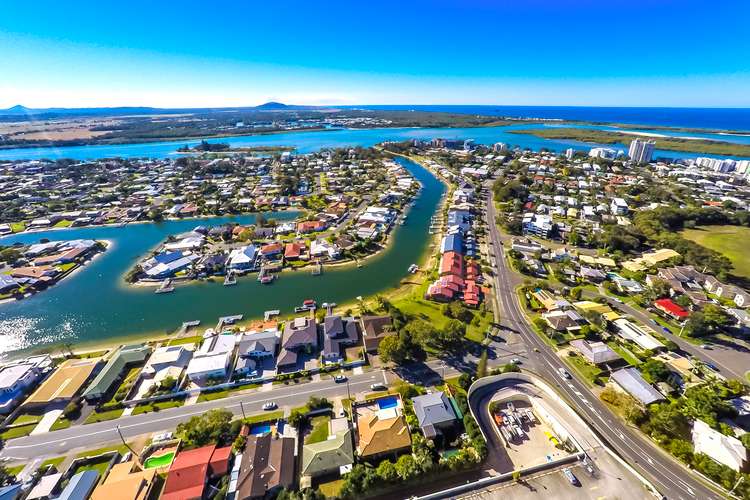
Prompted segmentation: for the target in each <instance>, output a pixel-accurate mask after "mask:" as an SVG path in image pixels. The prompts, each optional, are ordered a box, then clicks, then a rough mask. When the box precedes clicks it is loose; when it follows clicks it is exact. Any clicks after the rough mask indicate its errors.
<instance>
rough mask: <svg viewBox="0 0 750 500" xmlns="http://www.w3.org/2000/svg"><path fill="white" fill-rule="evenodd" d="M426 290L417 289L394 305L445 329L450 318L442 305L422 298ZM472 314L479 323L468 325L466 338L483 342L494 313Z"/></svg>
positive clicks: (394, 302) (422, 287) (475, 312)
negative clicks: (445, 313) (444, 312)
mask: <svg viewBox="0 0 750 500" xmlns="http://www.w3.org/2000/svg"><path fill="white" fill-rule="evenodd" d="M426 290H427V288H426V287H425V286H420V287H417V288H416V290H415V293H413V294H412V295H410V296H407V297H404V298H400V299H396V300H394V301H393V305H394V306H395V307H397V308H398V309H400V310H401V312H403V313H404V314H406V315H408V316H413V317H416V318H421V319H424V320H425V321H429V322H430V323H431V324H432V325H433V326H434V327H435V328H443V327H444V326H445V324H446V323H447V322H448V320H449V319H450V318H449V317H447V316H445V315H444V314H443V313H442V311H441V308H442V304H439V303H437V302H432V301H429V300H425V299H423V298H421V297H422V296H423V295H424V293H425V292H426ZM472 312H473V313H474V316H475V317H477V318H479V322H478V324H476V325H474V324H467V325H466V338H467V339H469V340H472V341H474V342H482V341H483V340H484V335H485V333H486V332H487V328H489V326H490V323H491V322H492V319H493V318H492V313H490V312H487V313H485V314H484V315H483V314H482V313H481V312H479V311H472Z"/></svg>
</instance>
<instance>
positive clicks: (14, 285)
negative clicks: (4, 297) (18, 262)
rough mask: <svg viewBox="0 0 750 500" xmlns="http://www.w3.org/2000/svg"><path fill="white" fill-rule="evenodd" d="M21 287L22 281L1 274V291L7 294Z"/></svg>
mask: <svg viewBox="0 0 750 500" xmlns="http://www.w3.org/2000/svg"><path fill="white" fill-rule="evenodd" d="M19 288H21V283H19V282H18V281H17V280H16V279H14V278H13V277H12V276H9V275H7V274H0V293H2V294H7V293H10V292H13V291H15V290H18V289H19Z"/></svg>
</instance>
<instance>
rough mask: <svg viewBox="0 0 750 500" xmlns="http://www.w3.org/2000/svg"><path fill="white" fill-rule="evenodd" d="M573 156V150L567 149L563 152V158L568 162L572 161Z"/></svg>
mask: <svg viewBox="0 0 750 500" xmlns="http://www.w3.org/2000/svg"><path fill="white" fill-rule="evenodd" d="M574 154H576V152H575V150H574V149H573V148H568V149H566V150H565V158H567V159H568V160H572V159H573V155H574Z"/></svg>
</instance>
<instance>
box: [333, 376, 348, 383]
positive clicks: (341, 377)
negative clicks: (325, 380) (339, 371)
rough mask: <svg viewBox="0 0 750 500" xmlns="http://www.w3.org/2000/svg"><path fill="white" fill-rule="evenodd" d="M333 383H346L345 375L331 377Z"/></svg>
mask: <svg viewBox="0 0 750 500" xmlns="http://www.w3.org/2000/svg"><path fill="white" fill-rule="evenodd" d="M333 381H334V382H336V383H337V384H338V383H339V382H346V375H336V376H335V377H333Z"/></svg>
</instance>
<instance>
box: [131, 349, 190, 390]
mask: <svg viewBox="0 0 750 500" xmlns="http://www.w3.org/2000/svg"><path fill="white" fill-rule="evenodd" d="M192 356H193V351H191V350H189V349H187V348H186V347H185V346H184V345H173V346H163V347H157V348H156V349H154V352H153V353H152V354H151V357H149V358H148V361H146V364H145V365H144V367H143V370H141V374H140V377H141V379H142V380H143V381H142V382H141V386H140V388H139V390H138V392H139V393H141V394H142V393H145V392H146V391H148V389H149V388H151V387H152V386H154V385H158V384H161V382H163V381H164V380H165V379H167V378H170V379H174V380H175V381H176V382H177V386H179V385H180V380H182V374H183V372H184V371H185V368H187V366H188V363H189V362H190V358H191V357H192Z"/></svg>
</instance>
